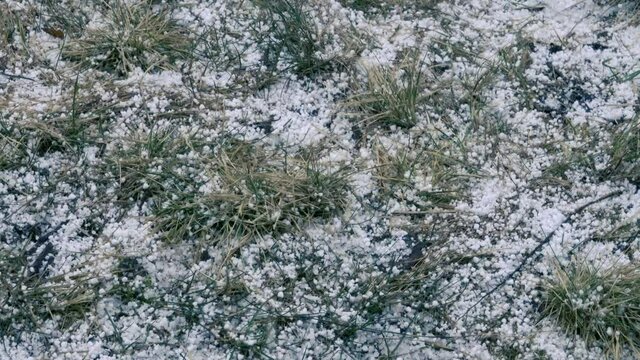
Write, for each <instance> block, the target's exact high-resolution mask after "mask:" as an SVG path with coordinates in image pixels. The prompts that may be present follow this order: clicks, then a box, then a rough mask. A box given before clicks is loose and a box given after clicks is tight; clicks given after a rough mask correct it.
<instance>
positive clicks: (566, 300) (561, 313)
mask: <svg viewBox="0 0 640 360" xmlns="http://www.w3.org/2000/svg"><path fill="white" fill-rule="evenodd" d="M554 275H555V276H554V277H553V278H552V279H551V280H549V281H548V282H547V283H546V284H545V285H544V299H543V309H544V310H543V313H544V315H545V316H548V317H551V318H553V319H555V320H556V322H557V323H558V324H559V325H560V326H561V327H562V328H563V329H564V330H565V331H567V332H568V333H570V334H573V335H578V336H581V337H582V338H583V339H584V340H585V341H587V342H588V343H593V342H601V343H602V344H604V346H605V347H606V349H607V350H608V352H609V353H610V355H611V356H612V357H613V358H616V359H619V358H620V356H621V353H622V350H623V348H624V347H628V348H629V349H631V350H632V351H633V352H634V353H635V354H636V356H637V355H640V327H638V319H640V267H638V266H637V265H634V264H631V265H626V266H611V267H608V268H598V267H596V266H594V265H593V264H591V263H588V262H586V261H574V262H572V263H571V264H570V265H568V266H567V267H561V266H560V265H556V269H555V274H554Z"/></svg>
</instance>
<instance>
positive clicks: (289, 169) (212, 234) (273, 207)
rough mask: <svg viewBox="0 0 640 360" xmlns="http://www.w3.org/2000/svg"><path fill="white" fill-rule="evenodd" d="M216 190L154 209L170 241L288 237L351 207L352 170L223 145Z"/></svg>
mask: <svg viewBox="0 0 640 360" xmlns="http://www.w3.org/2000/svg"><path fill="white" fill-rule="evenodd" d="M211 161H212V162H213V165H212V167H211V169H212V170H211V176H210V178H211V182H210V185H211V186H212V189H211V190H210V191H207V192H205V193H203V194H196V193H194V192H193V191H176V192H172V193H171V194H169V193H167V194H165V195H166V196H165V197H164V198H161V199H159V202H158V204H157V206H156V207H155V210H154V217H155V222H156V225H157V228H158V230H159V231H160V232H162V233H163V234H164V238H165V239H166V240H167V241H169V242H176V241H183V240H185V239H188V238H201V239H204V240H207V241H211V242H214V243H216V242H219V241H220V240H222V239H225V238H233V237H237V238H243V239H247V238H249V237H251V236H255V235H263V234H278V233H285V232H287V231H290V230H292V229H295V228H296V227H297V226H299V225H300V224H301V222H304V221H310V220H312V219H315V218H330V217H331V216H334V215H338V214H340V213H342V211H344V209H345V208H346V207H347V194H348V191H349V183H348V172H347V171H346V170H343V169H341V170H334V171H327V170H326V169H324V168H323V167H321V166H319V165H318V163H317V162H316V161H315V160H314V159H312V158H308V157H303V156H296V157H293V156H292V157H286V156H285V157H283V156H282V155H280V154H278V153H270V152H267V151H266V150H265V149H262V148H261V147H259V146H256V145H253V144H248V143H245V142H232V143H230V144H223V145H222V146H221V147H220V149H219V150H218V153H217V155H216V156H215V158H214V159H212V160H211Z"/></svg>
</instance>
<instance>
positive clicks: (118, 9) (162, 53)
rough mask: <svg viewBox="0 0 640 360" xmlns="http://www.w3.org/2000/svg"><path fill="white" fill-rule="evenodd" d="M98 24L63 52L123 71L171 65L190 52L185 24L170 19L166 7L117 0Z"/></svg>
mask: <svg viewBox="0 0 640 360" xmlns="http://www.w3.org/2000/svg"><path fill="white" fill-rule="evenodd" d="M103 16H104V19H103V22H102V23H101V24H99V26H98V27H96V28H92V29H89V30H87V31H86V32H85V34H84V35H83V36H82V37H80V38H78V39H75V40H73V41H72V42H71V43H70V44H69V45H68V46H67V47H66V48H65V49H64V50H63V56H64V57H66V58H67V59H70V60H73V61H80V62H82V63H83V64H84V65H85V66H87V67H94V68H97V69H99V70H104V71H107V72H112V73H116V74H119V75H124V74H127V73H129V72H130V71H132V70H133V69H134V68H138V67H139V68H141V69H142V70H145V71H147V70H156V69H167V68H172V66H173V65H174V64H175V63H176V61H178V60H181V59H186V58H188V57H189V56H190V53H191V52H190V47H191V45H190V43H191V42H190V40H189V36H188V32H187V30H186V29H185V28H183V27H182V26H180V25H178V24H177V23H176V22H175V21H174V20H172V19H171V17H170V14H169V13H168V12H167V11H166V10H161V11H156V10H153V9H152V7H151V6H150V5H146V4H140V5H127V4H124V3H122V2H121V1H116V2H114V3H113V4H109V5H108V6H107V11H106V12H105V13H103Z"/></svg>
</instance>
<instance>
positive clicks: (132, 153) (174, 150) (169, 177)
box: [104, 127, 193, 203]
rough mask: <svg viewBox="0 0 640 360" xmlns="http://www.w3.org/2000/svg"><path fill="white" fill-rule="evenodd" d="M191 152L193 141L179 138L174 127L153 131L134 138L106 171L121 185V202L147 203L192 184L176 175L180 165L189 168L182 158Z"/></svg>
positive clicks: (112, 156)
mask: <svg viewBox="0 0 640 360" xmlns="http://www.w3.org/2000/svg"><path fill="white" fill-rule="evenodd" d="M190 151H191V147H190V140H188V139H187V136H184V137H180V136H178V132H177V130H176V129H174V128H173V127H168V128H151V129H150V130H149V131H148V132H146V133H144V134H137V135H135V136H133V137H132V142H131V145H130V146H129V147H128V148H127V149H122V150H120V151H116V152H115V153H113V154H110V156H109V157H108V158H107V159H106V162H105V169H104V170H106V172H107V173H110V175H111V176H113V177H115V178H116V179H115V180H116V181H117V183H118V184H119V185H118V191H117V198H118V200H119V201H122V202H124V203H128V202H129V201H146V200H147V199H151V198H153V197H155V196H158V195H161V194H163V193H164V192H165V191H168V190H169V189H170V188H172V187H173V186H176V187H181V186H184V185H185V184H187V183H191V182H193V181H189V180H188V179H186V177H187V176H186V175H185V176H183V175H179V174H178V173H177V168H178V167H179V166H181V165H182V166H186V165H187V163H186V162H185V161H183V160H181V159H179V156H180V155H184V154H185V153H188V152H190Z"/></svg>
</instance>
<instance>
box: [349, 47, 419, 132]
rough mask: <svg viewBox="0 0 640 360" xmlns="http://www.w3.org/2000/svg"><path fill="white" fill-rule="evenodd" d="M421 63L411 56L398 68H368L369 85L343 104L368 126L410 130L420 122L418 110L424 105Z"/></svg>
mask: <svg viewBox="0 0 640 360" xmlns="http://www.w3.org/2000/svg"><path fill="white" fill-rule="evenodd" d="M420 65H421V62H420V61H418V60H417V59H416V58H415V57H412V56H408V57H407V58H406V59H405V60H404V61H403V62H402V63H401V64H400V65H399V66H398V67H394V68H390V67H386V66H371V67H368V68H366V70H365V71H366V76H367V82H366V84H365V85H364V86H357V87H356V89H355V90H356V94H355V95H353V96H351V97H349V98H348V99H347V100H346V101H345V103H344V104H343V106H344V108H346V109H347V111H348V112H349V113H351V114H353V115H356V116H358V117H359V118H361V119H362V122H364V124H365V125H380V126H386V127H389V126H392V125H394V126H398V127H401V128H410V127H413V126H414V125H416V123H417V122H418V119H417V116H416V110H417V107H418V105H419V104H420V102H421V101H422V95H421V90H422V84H421V82H422V78H423V74H422V71H421V70H420Z"/></svg>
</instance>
